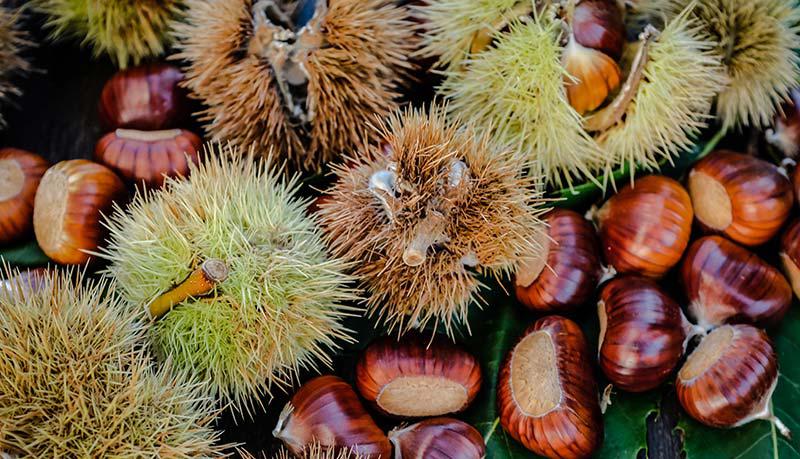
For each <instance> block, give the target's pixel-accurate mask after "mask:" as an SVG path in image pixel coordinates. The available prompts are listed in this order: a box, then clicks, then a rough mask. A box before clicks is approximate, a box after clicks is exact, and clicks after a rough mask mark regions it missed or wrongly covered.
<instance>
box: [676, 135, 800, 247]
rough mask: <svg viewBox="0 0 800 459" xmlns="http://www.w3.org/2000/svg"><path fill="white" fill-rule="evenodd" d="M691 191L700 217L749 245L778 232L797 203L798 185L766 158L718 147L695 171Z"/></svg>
mask: <svg viewBox="0 0 800 459" xmlns="http://www.w3.org/2000/svg"><path fill="white" fill-rule="evenodd" d="M689 194H690V195H691V197H692V205H693V206H694V214H695V216H696V217H697V221H698V222H699V223H700V224H701V226H702V227H703V228H704V229H705V230H706V231H708V232H716V233H722V234H724V235H725V236H727V237H729V238H730V239H732V240H734V241H736V242H738V243H740V244H743V245H747V246H754V245H759V244H763V243H764V242H767V241H768V240H769V239H771V238H772V237H773V236H774V235H775V234H777V233H778V231H779V230H780V228H781V226H782V225H783V223H784V222H785V221H786V219H787V218H788V217H789V211H790V210H791V209H792V205H793V204H794V194H793V192H792V184H791V183H790V182H789V179H788V178H787V177H786V176H784V175H783V174H782V173H781V172H780V171H779V170H778V168H777V167H776V166H775V165H773V164H770V163H768V162H766V161H764V160H762V159H758V158H754V157H752V156H749V155H744V154H741V153H735V152H732V151H726V150H720V151H715V152H713V153H711V154H710V155H708V156H707V157H705V158H703V159H702V160H700V161H699V162H698V163H697V164H696V165H695V166H694V167H693V168H692V171H691V172H690V173H689Z"/></svg>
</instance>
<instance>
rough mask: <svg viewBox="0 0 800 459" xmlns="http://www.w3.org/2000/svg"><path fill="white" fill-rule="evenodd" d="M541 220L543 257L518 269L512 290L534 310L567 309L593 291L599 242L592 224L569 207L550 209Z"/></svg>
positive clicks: (597, 266)
mask: <svg viewBox="0 0 800 459" xmlns="http://www.w3.org/2000/svg"><path fill="white" fill-rule="evenodd" d="M545 221H546V223H547V225H548V230H547V236H548V237H545V238H541V239H542V242H543V244H544V246H545V250H544V251H543V253H546V256H545V257H540V258H539V259H537V260H533V261H532V262H530V263H526V264H525V265H523V266H521V267H520V268H519V270H518V271H517V273H516V279H515V282H514V290H515V292H516V295H517V299H518V300H519V301H520V302H521V303H522V304H524V305H525V306H527V307H529V308H531V309H533V310H534V311H539V312H563V311H569V310H572V309H574V308H575V307H577V306H580V305H582V304H584V303H586V302H587V301H589V300H590V299H591V298H592V295H593V294H594V290H595V288H596V287H597V282H598V280H599V279H600V271H601V266H600V245H599V241H598V239H597V234H596V233H595V231H594V227H593V226H592V224H591V223H590V222H589V221H588V220H586V219H585V218H583V217H582V216H581V215H580V214H578V213H577V212H574V211H572V210H566V209H555V210H552V211H550V212H549V213H548V214H547V216H546V217H545Z"/></svg>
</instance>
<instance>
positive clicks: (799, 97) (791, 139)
mask: <svg viewBox="0 0 800 459" xmlns="http://www.w3.org/2000/svg"><path fill="white" fill-rule="evenodd" d="M789 95H790V96H791V103H788V104H786V105H784V106H783V113H782V114H778V115H777V116H775V122H774V127H773V128H772V129H767V131H766V133H765V137H766V139H767V142H769V143H771V144H772V145H774V146H775V147H776V148H778V149H779V150H780V151H781V152H782V153H783V154H784V155H786V156H788V157H790V158H794V157H796V156H797V154H798V153H800V89H798V88H794V89H792V90H791V91H790V93H789Z"/></svg>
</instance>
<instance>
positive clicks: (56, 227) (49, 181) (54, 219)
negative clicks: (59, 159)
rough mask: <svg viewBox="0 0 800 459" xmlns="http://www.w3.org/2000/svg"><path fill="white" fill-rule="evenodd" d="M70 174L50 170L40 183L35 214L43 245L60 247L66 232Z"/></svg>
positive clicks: (40, 240)
mask: <svg viewBox="0 0 800 459" xmlns="http://www.w3.org/2000/svg"><path fill="white" fill-rule="evenodd" d="M68 188H69V176H67V174H65V173H63V172H61V171H56V170H53V169H51V170H49V171H48V172H47V173H46V174H44V177H42V181H41V182H40V183H39V190H38V192H37V194H36V205H37V208H36V212H34V214H33V218H34V226H35V227H36V228H37V230H36V239H37V240H38V241H39V245H40V246H42V247H58V246H59V245H60V244H61V237H62V235H63V234H64V220H65V216H66V212H67V204H68V200H69V192H68Z"/></svg>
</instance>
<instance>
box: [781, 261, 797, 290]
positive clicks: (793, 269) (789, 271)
mask: <svg viewBox="0 0 800 459" xmlns="http://www.w3.org/2000/svg"><path fill="white" fill-rule="evenodd" d="M780 257H781V264H782V265H783V272H784V274H786V277H787V278H788V280H789V283H790V284H792V291H794V293H795V295H798V296H800V268H798V267H797V265H796V264H795V263H794V262H793V261H792V258H791V257H790V256H789V255H787V254H785V253H781V254H780Z"/></svg>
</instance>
